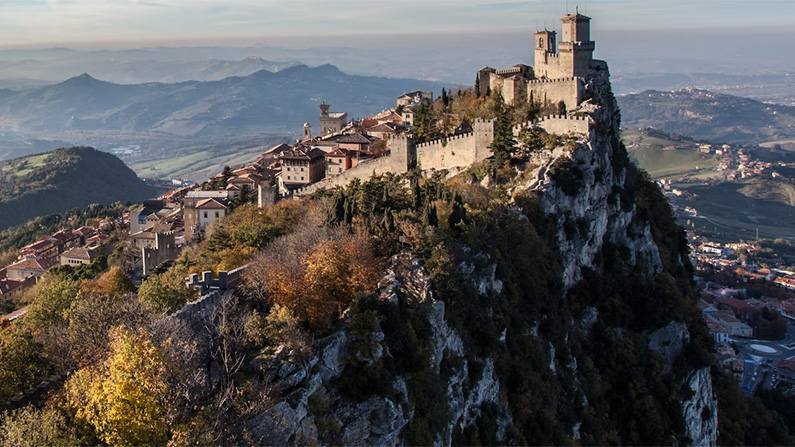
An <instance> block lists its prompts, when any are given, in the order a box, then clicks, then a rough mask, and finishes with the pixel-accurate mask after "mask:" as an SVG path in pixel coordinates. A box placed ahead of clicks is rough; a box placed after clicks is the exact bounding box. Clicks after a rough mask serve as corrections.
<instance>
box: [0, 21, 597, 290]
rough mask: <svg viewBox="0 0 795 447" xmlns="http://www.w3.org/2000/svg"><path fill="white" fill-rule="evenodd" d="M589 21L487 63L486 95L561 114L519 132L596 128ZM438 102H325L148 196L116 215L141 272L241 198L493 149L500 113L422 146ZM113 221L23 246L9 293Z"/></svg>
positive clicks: (2, 281)
mask: <svg viewBox="0 0 795 447" xmlns="http://www.w3.org/2000/svg"><path fill="white" fill-rule="evenodd" d="M590 20H591V19H590V18H589V17H586V16H584V15H582V14H579V13H576V14H567V15H566V16H565V17H564V18H563V19H562V20H561V24H562V27H563V36H562V37H563V39H562V41H561V42H560V44H559V45H557V44H556V34H555V32H554V31H546V30H545V31H540V32H537V33H536V49H535V57H536V65H535V66H534V67H531V66H528V65H523V64H520V65H516V66H515V67H513V68H511V69H507V70H499V71H498V70H495V69H492V68H490V67H486V68H483V69H481V70H479V71H478V73H477V77H478V79H479V81H478V85H477V86H475V92H476V94H477V95H478V96H484V97H485V96H487V95H489V94H491V92H499V94H500V95H501V96H502V98H503V100H504V101H505V102H506V103H513V102H516V101H526V102H528V103H534V102H535V103H540V104H547V105H550V106H551V110H555V111H557V112H560V113H559V114H556V115H551V116H546V117H544V118H541V119H539V120H536V121H533V122H527V123H525V124H522V125H519V126H516V127H515V128H514V129H513V132H514V135H515V136H517V137H518V136H519V134H520V132H522V130H523V129H528V128H539V129H543V130H545V131H547V132H549V133H553V134H559V135H567V134H571V135H587V133H588V132H589V129H590V126H591V121H590V119H589V118H588V117H587V115H586V114H584V113H582V114H578V113H576V112H577V110H578V108H579V106H580V105H581V103H582V102H583V100H584V92H585V76H587V75H588V73H591V72H599V71H606V69H607V66H606V64H605V63H604V61H599V60H594V59H593V51H594V48H595V44H594V42H593V41H591V40H590ZM556 48H557V49H558V50H557V51H556ZM457 93H458V94H465V93H464V92H457ZM451 95H452V92H451ZM445 96H446V93H445ZM444 100H445V101H446V100H447V97H445V98H444ZM433 102H434V97H433V93H432V92H429V91H414V92H409V93H405V94H403V95H400V96H399V97H397V98H396V104H395V107H394V108H392V109H389V110H386V111H383V112H380V113H378V114H375V115H372V116H369V117H366V118H364V119H362V120H359V121H354V122H348V114H347V113H346V112H334V111H331V105H330V104H326V103H321V104H320V106H319V109H320V114H319V117H318V124H319V125H318V127H317V129H319V133H318V134H317V135H316V134H315V133H314V131H313V126H312V125H311V124H310V123H308V122H307V123H305V124H304V125H303V129H302V138H301V139H300V140H299V141H298V142H297V143H295V144H293V145H288V144H279V145H277V146H274V147H271V148H269V149H266V150H264V151H263V153H262V154H261V155H260V156H259V157H258V158H257V159H256V160H255V161H253V162H251V163H249V164H248V165H245V166H242V167H237V168H234V169H232V168H227V169H225V170H224V171H223V172H221V173H219V174H218V175H216V176H215V177H213V178H212V179H210V180H209V181H208V182H205V183H203V184H201V185H191V186H187V187H183V188H180V189H177V190H173V191H170V192H168V193H166V194H164V195H162V196H161V197H158V198H156V199H152V200H147V201H145V202H144V203H143V204H142V205H140V206H138V207H137V208H136V209H134V210H132V211H131V212H129V214H128V215H125V216H124V217H123V218H122V219H121V220H119V221H118V222H117V224H120V225H123V226H128V227H129V237H128V239H127V242H128V244H129V246H130V249H131V251H132V252H134V254H133V257H135V258H136V259H138V261H137V264H138V265H140V271H139V272H135V273H137V275H136V276H137V277H138V278H140V277H141V276H146V275H147V274H148V273H149V272H150V271H151V269H152V268H154V267H156V266H157V265H159V264H161V263H163V262H166V261H168V260H171V259H175V258H176V257H177V256H178V255H179V253H180V252H181V250H182V248H183V247H184V246H185V245H186V244H191V243H193V242H195V241H197V240H199V241H200V240H202V239H205V238H207V237H209V236H210V235H211V234H212V231H213V229H214V228H215V226H214V222H216V221H220V220H221V219H223V218H224V217H225V216H227V215H228V214H229V213H230V212H231V210H232V209H233V208H234V207H235V206H237V205H240V204H243V203H249V202H255V203H257V204H258V206H260V207H267V206H272V205H273V204H275V203H276V202H277V201H279V200H284V199H289V198H292V197H297V196H301V195H306V194H310V193H312V192H314V191H317V190H319V189H323V188H331V187H334V186H340V185H344V184H346V183H348V182H350V181H351V180H353V179H355V178H358V179H362V180H365V179H367V178H369V177H370V176H372V175H377V174H383V173H387V172H390V173H395V174H397V173H402V172H407V171H408V170H410V169H413V168H414V167H417V166H419V167H420V168H421V169H423V170H439V169H451V168H452V169H455V168H461V167H466V166H468V165H471V164H472V163H475V162H479V161H482V160H484V159H486V158H488V157H490V156H491V155H492V153H491V150H490V149H489V148H490V145H491V143H492V141H493V139H494V132H495V125H496V120H476V121H475V122H473V123H469V122H467V121H466V120H463V121H462V122H460V123H457V125H456V126H455V129H454V131H453V132H452V133H450V134H447V135H441V136H440V137H439V138H438V139H436V140H433V141H426V142H422V143H420V144H415V143H414V131H415V128H416V127H415V126H416V124H417V119H418V114H419V113H421V109H422V106H423V105H424V106H426V107H427V106H430V105H431V104H432V103H433ZM567 111H569V113H567ZM108 225H109V224H108V223H107V222H105V223H104V224H103V225H102V226H100V228H91V229H86V228H84V229H80V230H77V233H75V234H76V235H77V236H76V237H72V234H73V233H72V230H70V229H65V230H63V231H62V232H58V233H56V234H53V235H52V236H48V237H45V238H42V239H41V240H39V241H38V242H36V243H34V244H31V245H29V246H27V247H24V248H23V249H22V250H20V253H19V260H18V261H17V262H15V263H13V264H11V265H8V266H7V267H6V268H5V269H3V270H0V275H4V276H2V277H1V278H0V296H3V294H5V296H6V297H14V296H19V295H20V294H21V293H22V292H24V290H26V289H27V288H29V287H30V286H32V285H33V284H35V280H34V279H35V278H41V277H42V276H44V273H45V272H46V271H47V270H48V269H49V268H50V267H52V266H54V265H77V264H90V263H91V262H93V261H94V259H95V258H96V257H97V256H98V255H99V254H101V252H102V247H101V246H100V242H101V239H100V238H101V237H105V238H107V235H106V234H104V233H102V229H103V228H105V229H107V227H108ZM83 233H85V235H84V234H83ZM89 233H90V234H89ZM65 235H66V236H65ZM86 235H88V236H89V237H86Z"/></svg>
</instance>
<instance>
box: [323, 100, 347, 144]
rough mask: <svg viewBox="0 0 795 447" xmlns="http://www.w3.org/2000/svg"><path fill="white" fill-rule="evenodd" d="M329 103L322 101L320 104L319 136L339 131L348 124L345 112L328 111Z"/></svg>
mask: <svg viewBox="0 0 795 447" xmlns="http://www.w3.org/2000/svg"><path fill="white" fill-rule="evenodd" d="M329 108H331V105H329V104H326V103H325V102H322V103H321V104H320V136H321V137H322V136H325V135H328V134H330V133H336V132H339V131H341V130H342V129H343V128H344V127H345V126H347V125H348V113H347V112H329Z"/></svg>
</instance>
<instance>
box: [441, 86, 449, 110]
mask: <svg viewBox="0 0 795 447" xmlns="http://www.w3.org/2000/svg"><path fill="white" fill-rule="evenodd" d="M442 103H443V104H444V107H445V108H447V106H448V105H450V98H448V97H447V92H446V91H445V89H444V87H442Z"/></svg>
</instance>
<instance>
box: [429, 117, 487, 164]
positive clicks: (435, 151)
mask: <svg viewBox="0 0 795 447" xmlns="http://www.w3.org/2000/svg"><path fill="white" fill-rule="evenodd" d="M496 125H497V122H496V120H483V119H476V120H475V124H474V126H473V128H472V132H471V133H467V134H463V135H456V136H452V137H447V138H441V139H438V140H434V141H429V142H427V143H423V144H418V145H417V163H418V164H419V166H420V168H421V169H436V170H441V169H450V168H456V167H461V166H469V165H471V164H472V163H477V162H479V161H483V160H485V159H486V158H488V157H490V156H491V149H490V148H489V146H491V142H492V141H494V130H495V127H496Z"/></svg>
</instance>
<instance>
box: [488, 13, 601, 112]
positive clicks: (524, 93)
mask: <svg viewBox="0 0 795 447" xmlns="http://www.w3.org/2000/svg"><path fill="white" fill-rule="evenodd" d="M560 22H561V25H562V26H561V28H562V36H561V41H560V42H559V43H558V42H557V33H556V32H555V31H549V30H546V29H545V30H543V31H536V33H535V39H534V40H535V65H534V66H532V67H531V66H528V65H524V64H517V65H514V66H513V67H512V68H509V69H507V70H495V69H493V68H491V67H484V68H481V69H480V71H478V76H477V79H478V85H476V86H475V87H476V88H477V89H478V93H479V94H480V95H484V96H485V95H486V94H488V93H489V92H499V93H501V94H502V97H503V99H504V100H505V102H506V103H511V102H513V101H515V100H518V99H526V100H530V101H535V102H537V103H541V104H544V103H552V104H557V103H560V102H563V103H564V104H566V110H573V109H574V108H576V107H577V106H578V105H579V104H580V103H581V102H582V101H583V94H584V93H585V77H587V76H588V75H589V74H591V73H593V72H594V71H598V70H606V69H607V64H606V63H605V62H604V61H600V60H595V59H594V58H593V52H594V49H595V48H596V44H595V43H594V41H592V40H591V18H590V17H587V16H584V15H582V14H580V13H579V11H577V12H575V13H574V14H566V16H565V17H563V18H562V19H560Z"/></svg>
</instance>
